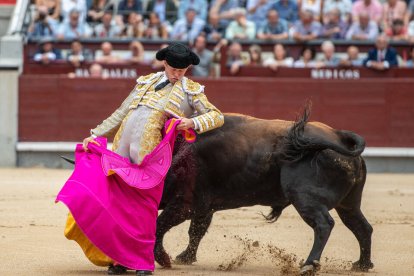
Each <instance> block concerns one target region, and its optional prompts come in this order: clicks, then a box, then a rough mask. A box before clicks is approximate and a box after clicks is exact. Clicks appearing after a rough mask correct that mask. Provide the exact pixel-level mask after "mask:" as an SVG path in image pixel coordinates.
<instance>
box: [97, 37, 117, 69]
mask: <svg viewBox="0 0 414 276" xmlns="http://www.w3.org/2000/svg"><path fill="white" fill-rule="evenodd" d="M101 51H102V55H101V56H99V57H97V58H96V59H95V60H96V61H97V62H99V63H106V64H110V63H117V62H120V61H121V60H120V58H119V57H117V56H115V55H113V54H112V44H111V43H110V42H103V43H102V44H101Z"/></svg>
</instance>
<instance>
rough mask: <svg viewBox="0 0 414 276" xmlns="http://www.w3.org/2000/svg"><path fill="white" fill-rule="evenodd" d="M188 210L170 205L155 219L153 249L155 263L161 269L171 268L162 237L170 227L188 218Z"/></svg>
mask: <svg viewBox="0 0 414 276" xmlns="http://www.w3.org/2000/svg"><path fill="white" fill-rule="evenodd" d="M190 214H191V212H190V210H189V209H188V208H185V207H180V208H177V207H176V206H174V205H172V204H170V205H167V206H166V208H165V209H164V211H162V213H161V214H160V215H159V216H158V219H157V232H156V240H155V247H154V257H155V261H156V262H157V263H159V264H160V265H161V266H163V267H171V258H170V256H169V255H168V254H167V252H166V251H165V249H164V245H163V240H164V235H165V233H167V232H168V231H169V230H170V229H171V228H172V227H174V226H177V225H179V224H181V223H183V222H184V221H185V220H187V219H189V218H190Z"/></svg>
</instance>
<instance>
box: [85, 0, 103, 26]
mask: <svg viewBox="0 0 414 276" xmlns="http://www.w3.org/2000/svg"><path fill="white" fill-rule="evenodd" d="M107 1H108V0H92V1H91V4H90V6H89V7H88V13H87V15H86V22H88V23H89V24H92V25H96V24H98V23H100V22H101V18H102V16H103V15H104V8H105V6H106V4H107Z"/></svg>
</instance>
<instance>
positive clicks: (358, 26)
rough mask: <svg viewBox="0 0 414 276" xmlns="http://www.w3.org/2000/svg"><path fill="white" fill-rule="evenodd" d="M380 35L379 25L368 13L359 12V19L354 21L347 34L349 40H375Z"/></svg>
mask: <svg viewBox="0 0 414 276" xmlns="http://www.w3.org/2000/svg"><path fill="white" fill-rule="evenodd" d="M377 36H378V25H377V23H375V21H373V20H370V19H369V15H368V14H367V13H360V14H359V21H357V22H354V23H353V24H352V25H351V27H350V28H349V30H348V32H347V33H346V35H345V38H346V39H347V40H374V39H375V38H376V37H377Z"/></svg>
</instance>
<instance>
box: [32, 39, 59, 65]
mask: <svg viewBox="0 0 414 276" xmlns="http://www.w3.org/2000/svg"><path fill="white" fill-rule="evenodd" d="M59 59H62V54H61V52H60V50H59V49H56V48H55V47H54V45H53V38H51V37H44V38H42V39H41V40H40V42H39V49H38V51H37V52H36V53H35V55H34V57H33V60H34V61H37V62H39V63H42V64H49V63H51V62H53V61H55V60H59Z"/></svg>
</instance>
